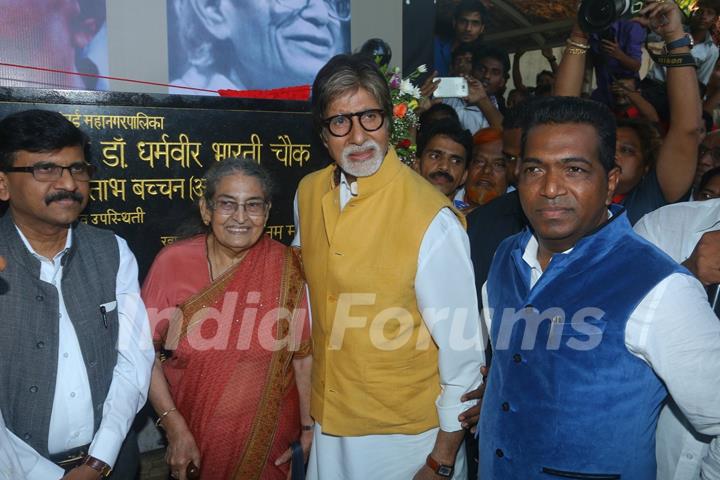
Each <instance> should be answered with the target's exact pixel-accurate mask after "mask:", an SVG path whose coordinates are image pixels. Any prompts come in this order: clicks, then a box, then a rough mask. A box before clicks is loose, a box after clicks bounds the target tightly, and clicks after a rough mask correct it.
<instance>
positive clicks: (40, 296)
mask: <svg viewBox="0 0 720 480" xmlns="http://www.w3.org/2000/svg"><path fill="white" fill-rule="evenodd" d="M35 300H37V301H38V302H42V301H43V300H45V297H43V296H42V295H38V296H37V297H35Z"/></svg>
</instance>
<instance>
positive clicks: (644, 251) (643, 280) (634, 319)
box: [479, 4, 720, 480]
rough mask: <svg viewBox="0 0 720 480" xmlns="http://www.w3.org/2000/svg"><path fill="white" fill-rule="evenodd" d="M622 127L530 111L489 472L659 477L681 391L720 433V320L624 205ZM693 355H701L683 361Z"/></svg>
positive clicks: (483, 470)
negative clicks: (660, 450)
mask: <svg viewBox="0 0 720 480" xmlns="http://www.w3.org/2000/svg"><path fill="white" fill-rule="evenodd" d="M661 5H662V4H657V6H661ZM653 8H657V7H653ZM698 118H699V114H698ZM615 128H616V127H615V121H614V118H613V116H612V114H611V113H610V111H609V110H608V109H607V108H606V107H605V106H603V105H600V104H598V103H595V102H590V101H587V100H582V99H578V98H563V97H548V98H545V99H540V100H538V102H537V103H536V104H534V106H533V108H532V111H531V112H529V115H528V119H527V123H526V125H525V129H524V133H523V141H522V160H521V162H522V163H521V168H520V176H519V181H518V192H519V196H520V202H521V204H522V208H523V211H524V212H525V214H526V216H527V218H528V221H529V223H530V226H531V228H528V229H526V230H525V231H523V232H521V233H518V234H516V235H514V236H512V237H510V238H508V239H506V240H505V241H504V242H503V243H502V244H501V245H500V247H499V248H498V250H497V252H496V254H495V259H494V261H493V263H492V266H491V268H490V273H489V276H488V281H487V283H486V284H485V287H484V288H483V300H484V301H483V304H484V305H485V307H486V310H485V312H484V314H485V321H486V323H487V324H488V330H489V332H490V337H491V342H492V347H493V351H494V356H493V361H492V365H491V367H490V373H489V379H488V384H487V389H486V393H485V398H484V401H483V406H482V413H481V418H480V425H479V442H480V452H479V453H480V476H479V478H482V479H483V480H491V479H519V478H548V479H549V478H593V479H614V478H623V479H632V480H651V479H654V478H655V474H656V461H655V427H656V424H657V419H658V413H659V411H660V408H661V406H662V404H663V402H664V401H665V399H666V397H667V395H668V393H670V394H671V395H672V396H673V398H674V399H675V401H676V403H677V404H678V406H679V407H680V408H681V409H682V411H683V412H684V413H685V415H686V417H687V418H688V420H689V421H690V422H692V423H693V425H694V426H695V428H696V429H697V430H698V431H699V432H701V433H703V434H706V435H711V436H717V435H719V434H720V375H718V372H717V370H716V369H715V368H710V367H705V365H709V366H714V365H718V361H720V324H718V322H717V319H716V318H715V316H714V315H713V312H712V310H711V309H710V307H709V305H708V302H707V296H706V294H705V291H704V289H703V287H702V285H701V284H700V283H699V282H698V281H697V280H696V279H695V278H693V277H692V275H690V274H689V272H688V271H687V270H685V269H684V268H683V267H681V266H680V265H678V264H677V263H675V262H674V261H672V260H671V259H670V258H669V257H667V256H666V255H665V254H663V253H662V252H661V251H660V250H658V249H657V248H655V247H654V246H652V245H651V244H649V243H648V242H646V241H644V240H642V239H641V238H640V237H638V236H637V235H636V234H635V233H634V232H633V230H632V228H631V226H630V223H629V222H628V220H627V216H626V214H625V212H624V210H623V208H622V207H620V206H616V205H611V199H612V195H613V192H614V189H615V187H616V185H617V182H618V179H619V170H618V168H617V167H616V165H615V159H614V156H615ZM689 130H690V129H689ZM707 338H715V339H716V340H717V341H715V342H708V341H707ZM689 358H694V359H695V364H696V365H697V368H694V369H692V370H688V369H678V368H676V365H677V364H680V363H681V361H687V360H688V359H689Z"/></svg>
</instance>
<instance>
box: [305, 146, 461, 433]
mask: <svg viewBox="0 0 720 480" xmlns="http://www.w3.org/2000/svg"><path fill="white" fill-rule="evenodd" d="M337 178H338V173H337V171H336V167H335V166H334V165H331V166H329V167H327V168H325V169H323V170H320V171H318V172H315V173H312V174H310V175H308V176H307V177H305V178H304V179H303V180H302V182H301V183H300V186H299V188H298V207H299V216H300V235H301V239H300V242H301V245H302V251H303V265H304V269H305V275H306V278H307V283H308V285H309V287H310V302H311V307H312V314H313V328H312V339H313V370H312V400H311V413H312V416H313V417H314V418H315V420H317V421H318V422H320V424H321V425H322V428H323V432H325V433H328V434H331V435H339V436H356V435H370V434H389V433H402V434H417V433H420V432H424V431H426V430H428V429H430V428H433V427H437V426H438V417H437V410H436V408H435V400H436V398H437V396H438V395H439V393H440V380H439V376H438V355H437V347H436V346H435V344H434V343H433V341H432V338H431V337H430V333H429V332H428V330H427V328H426V327H425V324H424V322H423V319H422V316H421V315H420V312H419V311H418V306H417V302H416V298H415V274H416V271H417V261H418V253H419V250H420V243H421V241H422V239H423V236H424V235H425V231H426V230H427V228H428V226H429V225H430V223H431V222H432V220H433V218H434V217H435V216H436V215H437V213H438V212H439V211H440V209H442V208H443V207H451V204H450V202H449V201H448V199H447V198H446V197H445V196H444V195H442V193H440V192H439V191H438V190H436V189H435V188H434V187H433V186H432V185H430V183H428V182H427V181H426V180H425V179H424V178H422V177H421V176H419V175H418V174H417V173H415V172H414V171H412V170H411V169H410V168H408V167H407V166H405V165H403V164H402V163H401V162H400V160H399V159H398V157H397V155H396V154H395V151H394V150H393V149H392V148H391V149H390V150H389V152H388V154H387V155H386V157H385V159H384V161H383V163H382V165H381V167H380V169H379V170H378V172H377V173H375V174H374V175H372V176H370V177H364V178H358V193H359V194H358V195H357V196H356V197H353V198H352V199H351V200H350V201H349V202H348V203H347V205H346V206H345V207H344V208H343V210H342V212H341V211H340V196H339V190H338V187H337ZM458 218H460V219H461V221H462V222H463V223H464V219H463V218H462V215H459V214H458ZM438 281H443V280H442V279H438Z"/></svg>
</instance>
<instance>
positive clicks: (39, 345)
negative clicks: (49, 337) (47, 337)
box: [35, 342, 45, 348]
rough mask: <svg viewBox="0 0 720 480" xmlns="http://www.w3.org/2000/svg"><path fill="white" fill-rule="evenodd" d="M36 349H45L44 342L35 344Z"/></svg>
mask: <svg viewBox="0 0 720 480" xmlns="http://www.w3.org/2000/svg"><path fill="white" fill-rule="evenodd" d="M35 346H36V347H37V348H45V342H37V344H36V345H35Z"/></svg>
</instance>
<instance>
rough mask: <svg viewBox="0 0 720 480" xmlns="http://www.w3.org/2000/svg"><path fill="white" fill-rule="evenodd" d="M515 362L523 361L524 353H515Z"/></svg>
mask: <svg viewBox="0 0 720 480" xmlns="http://www.w3.org/2000/svg"><path fill="white" fill-rule="evenodd" d="M513 362H515V363H520V362H522V355H520V354H519V353H516V354H515V355H513Z"/></svg>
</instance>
